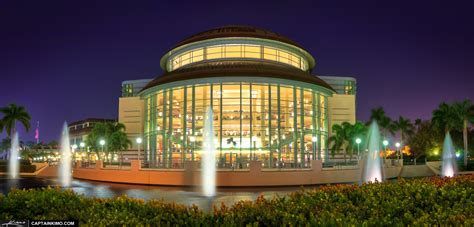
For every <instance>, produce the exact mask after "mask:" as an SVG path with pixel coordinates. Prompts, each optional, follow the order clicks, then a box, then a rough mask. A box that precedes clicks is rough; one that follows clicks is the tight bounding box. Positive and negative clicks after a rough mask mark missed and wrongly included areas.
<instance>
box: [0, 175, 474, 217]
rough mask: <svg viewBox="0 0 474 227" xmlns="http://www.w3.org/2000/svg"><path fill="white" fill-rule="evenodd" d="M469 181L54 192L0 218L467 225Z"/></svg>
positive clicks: (13, 202) (5, 202)
mask: <svg viewBox="0 0 474 227" xmlns="http://www.w3.org/2000/svg"><path fill="white" fill-rule="evenodd" d="M473 186H474V176H473V175H464V176H457V177H454V178H438V177H433V178H425V179H413V180H399V181H392V182H384V183H374V184H364V185H361V186H358V185H333V186H324V187H321V188H318V189H314V190H301V191H298V192H295V193H291V194H290V195H288V196H283V197H274V198H273V199H264V198H263V197H262V196H261V197H259V198H258V199H257V200H256V201H254V202H252V201H241V202H238V203H236V204H234V205H233V206H231V207H227V206H224V205H222V206H221V207H215V208H214V209H213V210H212V211H211V212H204V211H202V210H201V209H199V208H198V207H197V206H185V205H180V204H175V203H167V202H163V201H157V200H151V201H147V202H145V201H143V200H140V199H133V198H128V197H126V196H120V197H116V198H111V199H98V198H87V197H84V196H81V195H77V194H75V193H74V192H72V191H70V190H66V191H63V190H61V189H60V188H47V189H30V190H12V191H11V192H10V193H9V194H8V195H6V196H5V195H1V194H0V220H12V219H16V220H24V219H34V220H45V219H48V220H58V219H62V220H66V219H74V220H78V221H79V222H80V223H81V224H87V225H90V226H96V225H132V226H135V225H138V224H144V225H167V226H169V225H186V226H189V225H190V226H209V225H225V226H245V225H252V226H281V225H292V226H300V225H309V226H316V225H351V224H354V225H360V224H365V225H377V226H378V225H394V224H400V225H409V224H411V225H430V224H434V225H466V226H473V225H474V187H473Z"/></svg>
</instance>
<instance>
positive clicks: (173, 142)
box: [143, 82, 328, 168]
mask: <svg viewBox="0 0 474 227" xmlns="http://www.w3.org/2000/svg"><path fill="white" fill-rule="evenodd" d="M143 98H144V102H145V111H144V112H145V124H144V138H145V140H144V148H145V152H146V156H147V157H146V159H147V160H148V161H149V163H150V165H154V166H156V167H161V168H182V164H183V163H184V161H186V160H200V158H201V153H202V152H203V151H202V148H203V144H202V143H203V128H204V125H203V124H204V116H205V114H206V113H205V111H206V109H207V108H208V107H209V106H210V107H211V108H212V110H213V112H214V115H213V117H214V122H213V123H214V132H215V141H214V142H215V145H216V146H215V147H216V160H217V162H218V163H217V166H218V168H247V167H248V163H249V161H250V160H259V161H262V165H263V167H264V168H305V167H309V163H310V160H312V159H322V157H321V156H322V155H324V154H322V153H324V152H320V151H324V150H325V149H326V143H325V142H326V141H327V135H328V123H327V122H328V120H327V94H326V93H322V92H320V91H317V90H312V89H309V88H305V87H300V86H297V85H291V84H282V83H261V82H258V83H253V82H220V83H202V82H201V83H191V84H189V85H184V86H176V87H169V88H162V89H160V90H156V91H155V92H152V93H148V94H146V95H144V96H143Z"/></svg>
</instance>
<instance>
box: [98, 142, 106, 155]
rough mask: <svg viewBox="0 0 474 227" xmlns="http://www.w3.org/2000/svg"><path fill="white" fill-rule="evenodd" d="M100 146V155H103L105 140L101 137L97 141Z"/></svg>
mask: <svg viewBox="0 0 474 227" xmlns="http://www.w3.org/2000/svg"><path fill="white" fill-rule="evenodd" d="M99 144H100V146H101V147H102V155H104V145H105V140H103V139H101V140H100V141H99Z"/></svg>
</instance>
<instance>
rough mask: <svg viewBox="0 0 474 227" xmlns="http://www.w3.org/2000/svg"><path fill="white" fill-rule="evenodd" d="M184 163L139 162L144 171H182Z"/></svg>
mask: <svg viewBox="0 0 474 227" xmlns="http://www.w3.org/2000/svg"><path fill="white" fill-rule="evenodd" d="M184 165H185V162H182V161H172V162H156V161H155V162H154V161H141V168H144V169H184Z"/></svg>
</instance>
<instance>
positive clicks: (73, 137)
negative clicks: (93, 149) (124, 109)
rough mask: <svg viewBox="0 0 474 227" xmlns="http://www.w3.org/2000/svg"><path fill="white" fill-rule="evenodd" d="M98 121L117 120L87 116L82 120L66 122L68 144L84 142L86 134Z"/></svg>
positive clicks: (78, 145) (78, 144)
mask: <svg viewBox="0 0 474 227" xmlns="http://www.w3.org/2000/svg"><path fill="white" fill-rule="evenodd" d="M99 122H117V121H116V120H114V119H103V118H87V119H84V120H80V121H76V122H72V123H69V124H68V127H69V140H70V144H71V146H72V145H74V144H75V145H77V147H80V144H81V143H82V142H85V140H86V137H87V135H89V133H90V132H91V131H92V129H93V128H94V126H95V124H96V123H99Z"/></svg>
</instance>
